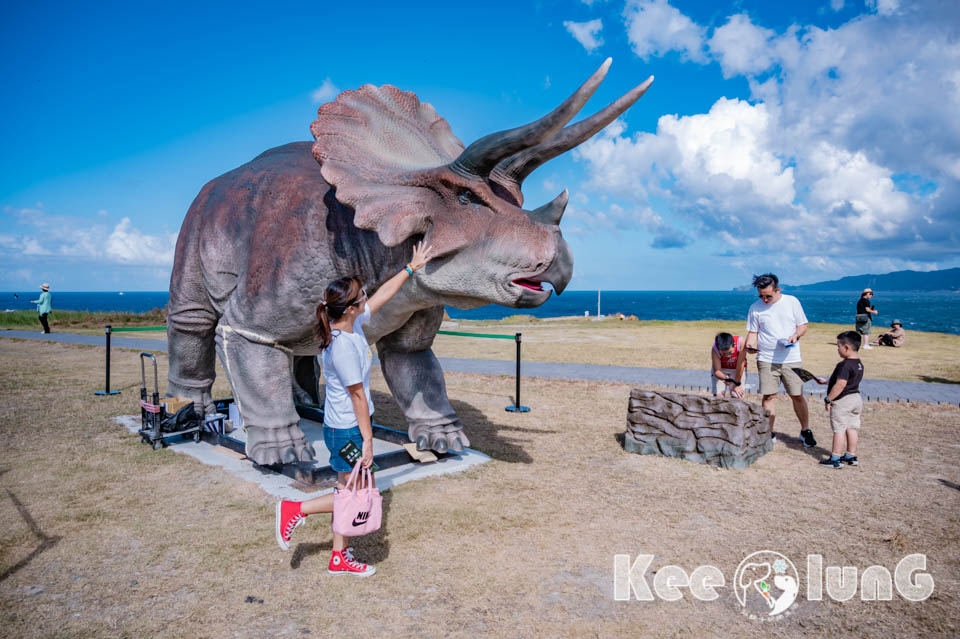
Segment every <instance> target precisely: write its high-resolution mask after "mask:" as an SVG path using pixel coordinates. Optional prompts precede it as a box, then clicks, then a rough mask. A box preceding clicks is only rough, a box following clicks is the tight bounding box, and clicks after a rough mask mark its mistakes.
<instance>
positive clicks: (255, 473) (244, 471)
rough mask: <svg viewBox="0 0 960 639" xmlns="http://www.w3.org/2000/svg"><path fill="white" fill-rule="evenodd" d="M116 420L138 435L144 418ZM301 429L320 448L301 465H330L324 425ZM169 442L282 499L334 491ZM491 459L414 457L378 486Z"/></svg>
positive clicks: (236, 456)
mask: <svg viewBox="0 0 960 639" xmlns="http://www.w3.org/2000/svg"><path fill="white" fill-rule="evenodd" d="M115 421H116V422H117V423H118V424H120V425H122V426H123V427H125V428H126V429H127V430H129V431H130V432H131V433H133V434H136V433H137V431H138V430H139V429H140V417H139V416H138V415H123V416H120V417H116V418H115ZM300 429H301V430H303V433H304V435H305V436H306V439H307V441H309V442H310V443H311V444H312V445H313V447H314V449H315V450H316V451H317V457H318V459H317V461H314V462H309V463H307V462H301V464H304V465H311V464H312V465H313V466H315V467H317V468H323V467H326V466H328V465H329V464H328V460H329V455H328V451H327V447H326V444H324V443H323V424H322V423H318V422H315V421H313V420H310V419H301V420H300ZM230 437H232V438H235V439H237V440H239V441H244V438H245V433H244V431H243V429H241V428H238V429H236V430H234V431H233V432H231V433H230ZM169 443H170V446H169V448H170V449H171V450H173V451H176V452H178V453H186V454H187V455H190V456H191V457H193V458H195V459H198V460H199V461H201V462H203V463H205V464H207V465H210V466H219V467H221V468H223V469H224V470H226V471H228V472H230V473H231V474H233V475H236V476H237V477H240V478H241V479H244V480H246V481H249V482H251V483H254V484H256V485H257V486H259V487H260V488H261V489H262V490H263V491H264V492H265V493H267V494H269V495H273V496H274V497H278V498H280V499H290V500H295V501H303V500H306V499H312V498H313V497H318V496H320V495H323V494H326V493H328V492H330V491H332V490H333V489H332V488H324V489H319V490H309V489H307V488H306V487H303V486H302V485H301V484H299V483H298V482H297V481H296V480H294V479H292V478H290V477H287V476H286V475H282V474H280V473H274V472H270V471H268V470H265V469H260V468H256V467H254V465H253V463H252V462H251V460H249V459H247V458H246V457H245V456H244V455H242V454H240V453H236V452H234V451H232V450H230V449H227V448H224V447H222V446H213V445H211V444H209V443H207V442H205V441H201V442H194V441H188V440H186V439H184V440H180V439H178V438H174V439H172V440H169ZM402 450H404V449H403V446H401V445H400V444H395V443H393V442H388V441H384V440H382V439H378V438H376V437H374V439H373V454H374V457H376V456H377V455H381V454H384V453H391V452H394V451H402ZM488 461H490V457H489V456H487V455H485V454H483V453H481V452H480V451H477V450H473V449H472V448H467V449H465V450H464V451H463V452H462V453H460V454H458V455H453V454H448V455H446V456H444V457H442V458H440V459H438V460H437V461H434V462H429V463H420V462H415V461H413V460H411V461H410V463H406V464H401V465H399V466H393V467H391V468H384V469H382V470H380V471H378V472H377V487H378V488H379V489H380V490H381V491H383V490H389V489H390V488H392V487H393V486H398V485H400V484H403V483H405V482H408V481H413V480H417V479H426V478H427V477H435V476H438V475H447V474H450V473H457V472H460V471H463V470H466V469H467V468H470V467H471V466H476V465H478V464H483V463H486V462H488Z"/></svg>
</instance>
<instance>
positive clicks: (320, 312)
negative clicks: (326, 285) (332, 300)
mask: <svg viewBox="0 0 960 639" xmlns="http://www.w3.org/2000/svg"><path fill="white" fill-rule="evenodd" d="M313 335H314V337H315V338H316V340H317V341H318V342H320V350H323V349H325V348H326V347H327V346H330V340H331V339H332V335H331V333H330V318H329V317H328V316H327V303H326V302H325V301H321V302H320V303H319V304H317V325H316V327H315V328H314V331H313Z"/></svg>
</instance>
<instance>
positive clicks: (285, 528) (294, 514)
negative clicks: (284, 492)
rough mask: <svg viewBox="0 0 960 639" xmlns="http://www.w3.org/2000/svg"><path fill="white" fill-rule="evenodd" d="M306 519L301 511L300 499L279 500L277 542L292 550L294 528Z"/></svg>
mask: <svg viewBox="0 0 960 639" xmlns="http://www.w3.org/2000/svg"><path fill="white" fill-rule="evenodd" d="M304 519H306V518H305V517H304V516H303V514H302V513H301V512H300V502H299V501H278V502H277V517H276V533H277V543H278V544H280V547H281V548H282V549H284V550H290V535H292V534H293V529H294V528H296V527H297V526H299V525H300V524H302V523H303V520H304Z"/></svg>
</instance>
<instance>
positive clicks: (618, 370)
mask: <svg viewBox="0 0 960 639" xmlns="http://www.w3.org/2000/svg"><path fill="white" fill-rule="evenodd" d="M0 337H16V338H21V339H36V340H46V341H54V342H60V343H64V344H88V345H92V346H103V345H104V337H103V336H102V335H78V334H75V333H50V334H47V335H43V334H41V333H39V332H34V331H0ZM111 344H112V346H113V347H115V348H133V349H137V350H143V351H154V352H166V350H167V342H166V340H165V339H164V340H152V339H142V338H141V339H138V338H132V337H117V336H116V334H114V335H113V336H112V337H111ZM439 359H440V365H441V366H442V367H443V370H445V371H451V372H456V373H479V374H483V375H510V376H512V375H514V373H515V372H516V363H515V362H513V361H510V360H495V359H466V358H455V357H441V358H439ZM828 372H829V371H824V373H828ZM521 373H522V375H524V376H530V377H549V378H556V379H589V380H596V381H605V382H624V383H628V384H649V385H655V386H666V387H671V388H679V389H681V390H709V387H708V386H707V384H708V382H709V379H710V377H709V373H708V372H707V371H706V370H686V369H679V368H639V367H632V366H602V365H598V364H560V363H553V362H523V363H522V369H521ZM747 383H748V384H752V385H753V388H754V389H755V388H756V387H757V376H756V375H755V374H750V375H749V376H748V377H747ZM823 391H824V387H823V386H820V385H819V384H817V383H815V382H807V384H806V386H805V387H804V392H806V393H807V394H810V395H822V394H823ZM520 392H521V400H522V399H523V388H522V387H521V389H520ZM860 392H861V393H862V394H863V396H864V399H874V400H879V401H888V402H890V401H894V402H895V401H906V402H927V403H931V404H954V405H958V406H960V384H934V383H925V382H897V381H892V380H887V379H865V380H863V381H862V382H861V383H860Z"/></svg>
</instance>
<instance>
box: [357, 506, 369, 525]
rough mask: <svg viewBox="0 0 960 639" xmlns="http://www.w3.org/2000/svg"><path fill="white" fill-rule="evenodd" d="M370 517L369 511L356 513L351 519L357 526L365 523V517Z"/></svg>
mask: <svg viewBox="0 0 960 639" xmlns="http://www.w3.org/2000/svg"><path fill="white" fill-rule="evenodd" d="M369 518H370V511H369V510H368V511H367V512H361V513H357V516H356V517H354V519H353V525H354V526H359V525H361V524H363V523H366V521H367V519H369Z"/></svg>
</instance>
